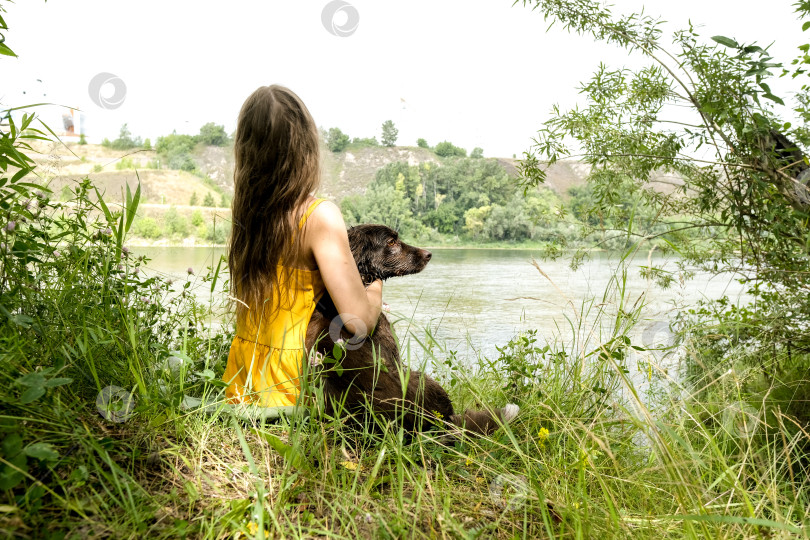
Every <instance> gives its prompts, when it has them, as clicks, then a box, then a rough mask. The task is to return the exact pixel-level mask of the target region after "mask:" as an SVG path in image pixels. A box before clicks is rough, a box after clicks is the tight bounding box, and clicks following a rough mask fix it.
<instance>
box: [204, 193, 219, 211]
mask: <svg viewBox="0 0 810 540" xmlns="http://www.w3.org/2000/svg"><path fill="white" fill-rule="evenodd" d="M216 205H217V203H216V201H214V196H213V195H212V194H211V192H210V191H209V192H208V193H206V194H205V197H203V206H209V207H210V206H216Z"/></svg>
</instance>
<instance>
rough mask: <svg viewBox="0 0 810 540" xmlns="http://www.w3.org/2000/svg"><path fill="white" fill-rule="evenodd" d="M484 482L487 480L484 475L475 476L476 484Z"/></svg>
mask: <svg viewBox="0 0 810 540" xmlns="http://www.w3.org/2000/svg"><path fill="white" fill-rule="evenodd" d="M484 482H486V480H484V479H483V478H482V477H480V476H476V477H475V483H476V484H483V483H484Z"/></svg>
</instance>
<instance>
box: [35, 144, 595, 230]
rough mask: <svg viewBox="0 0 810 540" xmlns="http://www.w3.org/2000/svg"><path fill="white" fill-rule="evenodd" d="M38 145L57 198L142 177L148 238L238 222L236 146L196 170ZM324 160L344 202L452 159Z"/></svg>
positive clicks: (331, 193)
mask: <svg viewBox="0 0 810 540" xmlns="http://www.w3.org/2000/svg"><path fill="white" fill-rule="evenodd" d="M36 150H37V151H38V152H39V154H38V159H37V161H38V162H39V165H40V167H39V169H38V171H39V174H40V179H39V181H40V182H45V183H47V185H48V186H49V188H50V189H51V190H52V192H53V193H54V197H55V198H59V199H62V200H68V199H69V198H70V190H71V189H72V187H73V186H74V185H75V183H76V181H77V180H80V179H82V178H84V177H85V176H88V177H90V179H91V180H92V181H93V183H94V184H95V185H96V186H97V187H98V188H99V190H100V191H101V192H102V193H104V194H105V200H107V201H108V202H113V203H114V202H120V201H121V200H122V195H123V194H124V193H125V191H126V185H127V184H128V185H129V186H130V189H133V190H134V188H135V187H136V185H137V184H138V182H140V185H141V191H142V199H141V207H140V210H139V215H138V219H137V221H136V226H135V228H134V232H135V235H136V236H142V237H143V238H142V241H143V243H167V242H169V243H184V244H186V245H193V244H194V243H195V242H206V241H207V242H210V241H215V240H219V239H221V238H222V234H217V235H213V234H212V233H211V231H210V230H208V229H206V228H205V226H201V225H200V220H201V219H202V221H203V222H204V224H210V223H212V222H213V221H214V216H215V215H216V219H217V221H218V222H219V223H220V224H221V223H222V222H228V221H229V220H230V208H229V206H230V199H231V197H232V195H233V147H232V146H224V147H218V146H205V145H201V144H200V145H197V146H196V148H195V149H194V152H193V155H192V156H191V157H192V158H193V160H194V163H195V165H196V170H195V171H194V172H187V171H181V170H172V169H167V168H163V167H165V160H164V163H161V156H160V155H159V154H157V153H156V152H155V151H153V150H130V151H123V150H113V149H110V148H107V147H103V146H100V145H91V144H87V145H79V144H76V143H70V144H68V145H67V146H65V145H62V144H49V145H41V146H40V147H38V148H36ZM321 159H322V166H321V171H322V180H321V190H320V193H319V195H320V196H323V197H326V198H328V199H330V200H333V201H335V202H338V203H339V202H340V201H341V200H343V199H344V198H345V197H347V196H349V195H355V194H362V193H364V192H365V191H366V189H367V187H368V185H369V184H370V183H371V182H372V181H373V180H374V177H375V174H376V172H377V170H378V169H380V168H381V167H383V166H385V165H386V164H388V163H392V162H407V163H408V164H409V165H418V164H421V163H427V162H429V163H434V164H436V165H440V164H441V163H442V162H443V161H444V158H441V157H439V156H437V155H436V154H435V153H434V152H433V151H432V150H430V149H428V148H420V147H384V146H374V147H370V146H363V145H356V144H355V145H350V146H349V147H348V148H346V150H344V151H343V152H339V153H334V152H331V151H329V150H328V149H327V148H326V147H323V148H322V154H321ZM516 161H517V160H515V159H510V158H497V162H498V164H499V165H500V166H502V167H503V168H504V169H505V170H506V171H507V172H508V173H509V174H510V175H513V176H515V177H516V176H517V167H516ZM587 173H588V169H587V166H585V165H583V164H580V163H576V162H558V163H556V164H554V165H553V166H552V167H551V168H550V169H549V171H548V179H547V182H546V185H547V186H548V187H549V188H550V189H552V190H553V191H555V192H557V193H558V194H560V195H561V196H563V197H565V196H566V193H567V191H568V190H569V189H570V188H571V187H573V186H578V185H581V184H583V183H584V179H585V177H586V175H587ZM206 199H207V201H206ZM204 202H208V205H206V204H204ZM192 203H194V204H192ZM212 203H213V204H212ZM170 210H171V214H170V215H169V217H168V221H167V217H166V214H167V212H169V211H170ZM178 216H179V217H178ZM200 216H202V218H201V217H200ZM172 220H173V221H172ZM183 221H185V222H186V224H185V225H184V223H183ZM192 222H194V223H196V225H192ZM206 226H207V225H206ZM220 228H221V226H220ZM209 229H210V227H209ZM206 231H207V232H206ZM137 241H138V240H136V242H137Z"/></svg>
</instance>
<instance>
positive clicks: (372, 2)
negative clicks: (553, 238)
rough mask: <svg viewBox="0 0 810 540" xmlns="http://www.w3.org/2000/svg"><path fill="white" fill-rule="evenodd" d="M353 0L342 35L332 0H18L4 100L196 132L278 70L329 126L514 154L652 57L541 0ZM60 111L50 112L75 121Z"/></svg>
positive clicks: (777, 35)
mask: <svg viewBox="0 0 810 540" xmlns="http://www.w3.org/2000/svg"><path fill="white" fill-rule="evenodd" d="M350 3H351V4H352V5H353V6H354V7H355V8H356V10H357V13H358V14H359V24H358V26H357V29H356V31H355V32H354V33H353V34H352V35H350V36H348V37H338V36H335V35H332V34H330V33H329V32H327V30H326V29H325V28H324V26H323V24H322V22H321V15H322V11H323V9H324V6H326V4H327V1H326V0H261V1H257V0H230V1H229V2H213V1H202V0H194V1H192V0H160V1H158V0H139V1H137V2H125V1H122V0H50V1H49V2H47V3H45V2H44V1H42V0H18V1H17V3H16V4H12V5H9V6H8V13H7V15H6V17H5V19H6V22H7V23H8V24H9V26H10V28H11V30H10V32H9V33H8V35H7V38H6V41H7V43H8V44H9V45H10V46H11V47H12V48H13V49H14V50H15V52H17V54H18V55H19V58H18V59H14V58H8V57H0V74H2V75H0V77H1V79H0V102H2V103H3V104H5V105H12V106H16V105H22V104H26V103H30V102H32V101H51V102H55V103H60V104H64V105H69V106H73V107H78V108H80V109H82V110H83V111H84V112H85V115H86V132H87V133H88V135H89V136H90V137H91V140H92V139H100V138H101V137H105V136H106V137H110V138H115V137H116V136H117V133H118V129H119V127H120V125H121V124H122V123H124V122H127V123H128V124H129V126H130V129H131V131H132V132H133V133H134V134H135V135H140V136H142V137H150V138H152V141H153V142H154V140H155V138H156V137H157V136H158V135H162V134H167V133H170V132H171V131H172V130H174V129H176V130H177V131H178V132H179V133H197V131H198V130H199V127H200V125H202V124H204V123H205V122H209V121H213V122H217V123H221V124H224V125H225V127H226V129H227V130H228V131H229V132H230V131H232V130H233V129H234V127H235V123H236V116H237V114H238V112H239V108H240V106H241V104H242V102H243V101H244V99H245V98H246V97H247V96H248V95H249V94H250V93H251V92H252V91H253V90H254V89H255V88H256V87H258V86H261V85H265V84H272V83H279V84H284V85H287V86H289V87H290V88H292V89H293V90H294V91H295V92H297V93H298V94H299V95H300V96H301V97H302V98H303V100H304V101H305V103H306V104H307V105H308V107H309V108H310V111H311V112H312V114H313V116H314V117H315V121H316V122H317V123H318V125H320V126H323V127H327V128H328V127H332V126H338V127H340V128H341V129H343V131H345V132H347V133H348V134H349V135H350V136H352V137H356V136H360V137H370V136H373V135H376V136H377V137H378V138H379V136H380V125H381V124H382V122H383V121H384V120H386V119H392V120H393V121H394V122H395V124H396V125H397V127H398V128H399V134H400V136H399V141H398V143H399V144H403V145H405V144H408V145H413V144H415V142H416V139H417V138H418V137H424V138H425V139H427V140H428V142H429V143H430V144H435V143H437V142H439V141H442V140H445V139H446V140H450V141H452V142H453V143H455V144H457V145H459V146H462V147H464V148H467V149H468V150H471V149H472V148H473V147H475V146H480V147H482V148H483V149H484V153H485V155H487V156H511V155H512V154H520V153H521V152H522V151H523V150H525V149H526V148H528V146H529V145H530V140H531V137H532V136H533V135H534V134H535V132H536V131H537V129H538V128H539V127H540V126H541V124H542V123H543V121H544V120H545V119H546V118H547V117H548V114H549V111H550V109H551V107H552V105H553V104H554V103H560V104H562V105H564V106H567V105H572V104H574V103H576V102H577V101H578V100H580V97H579V96H578V95H577V91H576V88H577V85H578V83H579V82H580V81H584V80H585V79H586V78H587V77H588V76H589V75H590V74H591V73H592V72H593V70H594V69H595V68H596V66H597V65H598V63H599V62H600V61H604V62H605V63H607V64H609V65H612V66H615V67H620V66H624V65H627V66H632V65H638V64H637V62H635V61H634V60H633V59H630V58H628V57H627V55H626V53H625V52H624V51H622V50H619V49H616V48H613V47H608V46H606V45H604V44H595V43H594V42H593V41H591V40H590V38H587V37H582V36H576V35H573V36H572V35H569V34H567V33H566V32H565V31H563V30H562V29H560V28H558V27H555V28H552V29H551V31H549V32H546V28H547V27H548V24H547V23H545V22H544V21H543V19H542V17H541V16H540V15H539V14H537V13H534V12H532V11H531V10H530V9H528V8H524V7H522V5H516V6H514V7H513V6H512V2H511V1H510V0H486V1H485V0H432V1H427V0H408V1H403V0H385V1H381V0H350ZM611 3H612V4H614V6H615V8H614V11H616V12H621V13H626V12H630V11H632V10H638V9H639V8H641V7H642V6H644V7H645V9H646V12H647V13H648V14H651V15H660V16H662V17H663V18H664V19H665V20H667V21H670V22H671V23H672V25H673V26H677V27H683V26H685V25H686V22H687V20H688V19H691V20H692V22H693V23H695V24H696V25H702V28H701V29H700V31H701V33H702V34H703V35H705V36H707V39H708V36H712V35H716V34H722V35H726V36H729V37H734V38H736V39H738V40H739V41H745V42H751V41H757V42H759V43H760V44H763V45H764V44H767V43H770V42H775V44H774V46H773V48H772V52H774V53H775V56H776V58H777V59H782V60H784V61H785V62H789V61H790V60H791V59H792V58H793V57H794V56H795V53H796V47H797V46H798V45H800V44H802V43H806V42H808V41H810V32H808V33H807V34H804V35H803V34H802V32H801V24H800V23H799V22H798V21H797V19H796V16H795V15H794V14H793V9H794V8H793V7H792V3H793V0H774V1H771V2H763V1H762V0H680V1H678V2H673V1H669V0H668V1H662V0H646V1H645V0H615V1H614V2H611ZM337 17H338V19H337V22H338V23H339V24H340V23H342V22H343V20H344V19H342V18H341V17H343V15H340V14H339V15H338V16H337ZM100 72H109V73H113V74H115V75H117V76H118V77H120V78H121V79H122V80H123V81H124V82H125V83H126V87H127V92H126V97H125V100H124V102H123V104H122V105H121V106H120V107H119V108H117V109H115V110H108V109H104V108H102V107H99V106H97V105H96V104H94V103H93V102H92V101H91V100H90V98H89V95H88V84H89V82H90V80H91V79H92V78H93V76H94V75H96V74H98V73H100ZM36 79H41V80H42V83H39V82H37V81H36ZM111 90H112V89H111V88H105V89H103V90H102V91H103V92H105V94H108V93H109V92H110V91H111ZM23 91H25V92H26V94H25V95H23ZM43 94H47V96H44V97H43ZM403 99H404V100H405V103H404V104H403V102H402V101H401V100H403ZM61 112H62V111H58V110H56V109H54V110H53V111H51V112H50V113H48V114H46V115H45V117H46V118H47V119H49V120H50V121H51V122H52V123H53V126H54V127H57V128H61V120H59V119H60V116H61ZM77 131H78V125H77Z"/></svg>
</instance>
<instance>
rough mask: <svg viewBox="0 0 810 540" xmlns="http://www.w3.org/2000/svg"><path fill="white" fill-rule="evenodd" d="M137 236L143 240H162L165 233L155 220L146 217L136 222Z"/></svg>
mask: <svg viewBox="0 0 810 540" xmlns="http://www.w3.org/2000/svg"><path fill="white" fill-rule="evenodd" d="M135 234H137V235H138V236H141V237H143V238H150V239H155V238H160V237H161V236H163V231H162V230H161V228H160V225H158V222H157V220H156V219H155V218H151V217H144V218H140V219H138V220H136V221H135Z"/></svg>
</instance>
